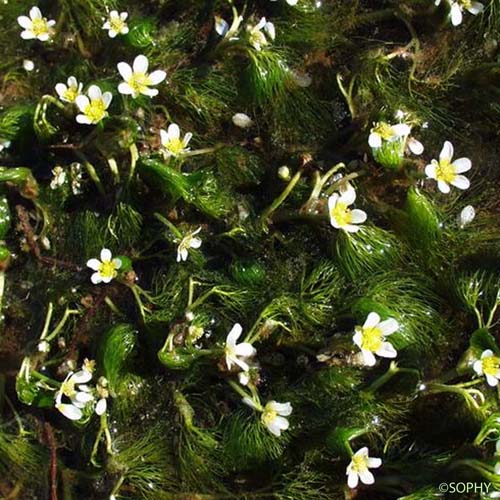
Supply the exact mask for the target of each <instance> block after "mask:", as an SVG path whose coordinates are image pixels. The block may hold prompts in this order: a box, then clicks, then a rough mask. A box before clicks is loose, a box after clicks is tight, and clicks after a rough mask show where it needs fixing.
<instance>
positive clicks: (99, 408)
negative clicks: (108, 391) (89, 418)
mask: <svg viewBox="0 0 500 500" xmlns="http://www.w3.org/2000/svg"><path fill="white" fill-rule="evenodd" d="M107 406H108V405H107V403H106V399H105V398H102V399H100V400H99V401H98V402H97V404H96V405H95V412H96V413H97V415H99V416H101V415H103V414H104V412H105V411H106V408H107Z"/></svg>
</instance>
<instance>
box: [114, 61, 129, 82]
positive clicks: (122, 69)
mask: <svg viewBox="0 0 500 500" xmlns="http://www.w3.org/2000/svg"><path fill="white" fill-rule="evenodd" d="M116 67H117V68H118V72H119V73H120V75H121V77H122V78H123V79H124V80H125V81H128V80H129V79H130V77H131V76H132V68H131V67H130V64H127V63H126V62H120V63H118V64H117V66H116Z"/></svg>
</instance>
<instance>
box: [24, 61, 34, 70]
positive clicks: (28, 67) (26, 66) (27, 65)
mask: <svg viewBox="0 0 500 500" xmlns="http://www.w3.org/2000/svg"><path fill="white" fill-rule="evenodd" d="M23 68H24V70H25V71H33V70H34V69H35V63H34V62H33V61H32V60H31V59H25V60H24V61H23Z"/></svg>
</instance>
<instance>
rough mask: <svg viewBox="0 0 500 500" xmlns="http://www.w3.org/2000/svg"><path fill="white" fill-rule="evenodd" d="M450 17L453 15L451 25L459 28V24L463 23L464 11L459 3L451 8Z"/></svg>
mask: <svg viewBox="0 0 500 500" xmlns="http://www.w3.org/2000/svg"><path fill="white" fill-rule="evenodd" d="M450 15H451V24H453V26H458V25H459V24H461V23H462V17H463V16H462V9H461V7H460V5H459V4H458V2H455V3H454V4H453V5H452V6H451V11H450Z"/></svg>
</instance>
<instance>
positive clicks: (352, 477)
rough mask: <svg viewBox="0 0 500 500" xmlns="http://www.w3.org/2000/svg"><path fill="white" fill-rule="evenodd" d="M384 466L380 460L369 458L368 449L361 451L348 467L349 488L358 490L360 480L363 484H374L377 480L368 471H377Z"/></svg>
mask: <svg viewBox="0 0 500 500" xmlns="http://www.w3.org/2000/svg"><path fill="white" fill-rule="evenodd" d="M381 465H382V460H381V459H380V458H372V457H370V456H368V448H367V447H366V446H365V447H364V448H361V449H359V450H358V451H357V452H356V453H355V454H354V455H353V456H352V459H351V463H350V464H349V465H348V466H347V470H346V475H347V484H348V486H349V488H356V487H357V486H358V483H359V480H361V482H362V483H363V484H373V483H374V482H375V478H374V477H373V474H372V473H371V472H370V471H369V470H368V469H377V468H378V467H380V466H381Z"/></svg>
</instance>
